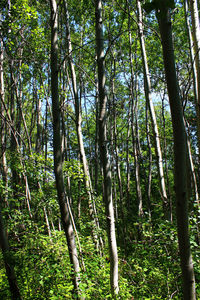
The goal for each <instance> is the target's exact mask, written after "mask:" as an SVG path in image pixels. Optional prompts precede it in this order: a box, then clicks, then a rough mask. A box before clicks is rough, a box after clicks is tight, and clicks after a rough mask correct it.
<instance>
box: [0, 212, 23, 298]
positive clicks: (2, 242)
mask: <svg viewBox="0 0 200 300" xmlns="http://www.w3.org/2000/svg"><path fill="white" fill-rule="evenodd" d="M0 246H1V249H2V254H3V260H4V264H5V268H6V274H7V277H8V282H9V285H10V292H11V299H12V300H19V299H21V296H20V291H19V288H18V286H17V280H16V276H15V271H14V266H13V263H12V260H11V259H10V258H11V253H10V250H9V246H8V238H7V235H6V232H5V229H4V225H3V218H2V214H1V207H0Z"/></svg>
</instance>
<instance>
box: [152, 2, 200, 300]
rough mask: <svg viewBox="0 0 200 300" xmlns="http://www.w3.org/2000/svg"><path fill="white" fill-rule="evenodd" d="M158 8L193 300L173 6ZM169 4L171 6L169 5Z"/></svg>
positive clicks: (188, 292)
mask: <svg viewBox="0 0 200 300" xmlns="http://www.w3.org/2000/svg"><path fill="white" fill-rule="evenodd" d="M155 3H157V5H159V6H158V8H157V10H156V16H157V19H158V23H159V28H160V34H161V41H162V50H163V59H164V67H165V76H166V83H167V89H168V96H169V102H170V109H171V115H172V125H173V136H174V164H175V165H174V173H175V174H174V182H175V193H176V215H177V227H178V241H179V251H180V259H181V269H182V278H183V297H184V299H185V300H186V299H187V300H188V299H196V294H195V277H194V269H193V262H192V256H191V250H190V239H189V229H188V191H187V140H186V132H185V126H184V120H183V108H182V105H181V99H180V95H179V86H178V80H177V76H176V69H175V58H174V50H173V42H172V28H171V17H170V10H169V8H172V7H173V5H174V3H173V1H172V5H169V4H164V3H163V1H160V2H158V1H157V2H155ZM170 4H171V3H170Z"/></svg>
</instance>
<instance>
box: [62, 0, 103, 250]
mask: <svg viewBox="0 0 200 300" xmlns="http://www.w3.org/2000/svg"><path fill="white" fill-rule="evenodd" d="M64 9H65V17H66V32H67V50H68V62H69V67H70V71H71V77H72V87H73V95H74V105H75V114H76V131H77V137H78V144H79V151H80V156H81V161H82V163H83V171H84V180H85V187H86V192H87V195H88V204H89V214H90V217H91V220H92V222H93V228H92V235H93V239H94V242H95V245H96V249H97V251H99V252H100V253H101V250H102V248H103V242H102V238H101V237H99V236H98V234H97V230H98V229H99V228H100V226H99V220H98V217H97V212H96V205H95V201H94V192H93V187H92V182H91V176H90V171H89V165H88V161H87V157H86V154H85V148H84V144H83V134H82V114H81V105H80V101H79V95H78V89H77V80H76V73H75V68H74V64H73V62H72V45H71V35H70V25H69V13H68V7H67V0H65V1H64Z"/></svg>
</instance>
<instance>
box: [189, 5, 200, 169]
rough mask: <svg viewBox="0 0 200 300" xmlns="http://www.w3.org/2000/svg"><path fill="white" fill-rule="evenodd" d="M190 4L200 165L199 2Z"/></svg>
mask: <svg viewBox="0 0 200 300" xmlns="http://www.w3.org/2000/svg"><path fill="white" fill-rule="evenodd" d="M185 1H187V2H189V7H190V11H191V19H192V38H193V42H194V44H193V54H194V69H193V75H194V86H195V88H196V112H197V138H198V148H199V164H200V53H199V51H200V22H199V11H198V4H197V0H185Z"/></svg>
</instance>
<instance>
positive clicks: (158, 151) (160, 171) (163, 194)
mask: <svg viewBox="0 0 200 300" xmlns="http://www.w3.org/2000/svg"><path fill="white" fill-rule="evenodd" d="M137 12H138V29H139V37H140V46H141V52H142V61H143V70H144V90H145V98H146V101H147V104H148V107H149V112H150V116H151V123H152V129H153V138H154V145H155V152H156V161H157V169H158V175H159V183H160V192H161V197H162V201H163V210H164V215H165V218H167V219H170V216H169V203H168V199H167V192H166V187H165V177H164V170H163V158H162V151H161V145H160V138H159V132H158V125H157V121H156V114H155V110H154V105H153V101H152V97H151V82H150V76H149V67H148V62H147V55H146V48H145V41H144V32H143V23H142V22H143V20H142V9H141V4H140V1H139V0H137Z"/></svg>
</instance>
